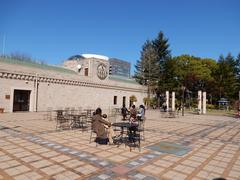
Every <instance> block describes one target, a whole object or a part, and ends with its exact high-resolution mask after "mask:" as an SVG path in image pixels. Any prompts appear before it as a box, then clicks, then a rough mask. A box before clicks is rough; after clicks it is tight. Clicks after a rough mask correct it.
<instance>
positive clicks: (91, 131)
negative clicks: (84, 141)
mask: <svg viewBox="0 0 240 180" xmlns="http://www.w3.org/2000/svg"><path fill="white" fill-rule="evenodd" d="M91 140H92V131H91V133H90V140H89V144H90V143H91Z"/></svg>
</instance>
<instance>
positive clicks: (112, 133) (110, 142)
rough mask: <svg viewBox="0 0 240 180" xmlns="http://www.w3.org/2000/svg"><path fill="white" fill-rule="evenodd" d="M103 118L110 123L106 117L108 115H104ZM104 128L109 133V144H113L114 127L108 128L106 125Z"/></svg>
mask: <svg viewBox="0 0 240 180" xmlns="http://www.w3.org/2000/svg"><path fill="white" fill-rule="evenodd" d="M102 118H103V119H104V120H105V121H108V122H110V121H109V120H108V119H107V115H106V114H103V115H102ZM110 123H111V122H110ZM104 127H105V128H106V129H107V131H108V140H109V144H113V137H114V131H113V128H112V126H108V125H106V124H104Z"/></svg>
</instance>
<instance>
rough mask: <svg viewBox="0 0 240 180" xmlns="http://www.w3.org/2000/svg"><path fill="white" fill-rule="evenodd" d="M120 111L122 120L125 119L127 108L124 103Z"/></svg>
mask: <svg viewBox="0 0 240 180" xmlns="http://www.w3.org/2000/svg"><path fill="white" fill-rule="evenodd" d="M121 112H122V117H123V119H122V120H126V117H127V113H128V109H127V108H126V106H125V104H124V105H123V107H122V109H121Z"/></svg>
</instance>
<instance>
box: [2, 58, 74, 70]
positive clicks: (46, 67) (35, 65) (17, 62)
mask: <svg viewBox="0 0 240 180" xmlns="http://www.w3.org/2000/svg"><path fill="white" fill-rule="evenodd" d="M0 62H4V63H8V64H15V65H20V66H26V67H31V68H38V69H43V70H50V71H57V72H61V73H67V74H76V72H74V71H72V70H69V69H67V68H64V67H61V66H54V65H47V64H40V63H37V62H32V61H20V60H17V59H12V58H5V57H4V58H3V57H0Z"/></svg>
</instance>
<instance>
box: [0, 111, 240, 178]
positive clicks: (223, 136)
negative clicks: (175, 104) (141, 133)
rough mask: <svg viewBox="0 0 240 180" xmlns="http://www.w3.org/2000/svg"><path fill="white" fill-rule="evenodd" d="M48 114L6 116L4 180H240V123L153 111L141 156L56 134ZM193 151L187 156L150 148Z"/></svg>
mask: <svg viewBox="0 0 240 180" xmlns="http://www.w3.org/2000/svg"><path fill="white" fill-rule="evenodd" d="M55 125H56V124H55V121H48V120H44V119H43V114H42V113H37V114H36V113H15V114H0V137H1V138H0V179H17V180H20V179H24V180H25V179H31V180H32V179H91V180H97V179H99V180H102V179H146V180H151V179H166V180H168V179H176V180H182V179H187V180H203V179H209V180H211V179H213V178H216V177H224V178H226V179H228V180H232V179H235V180H238V179H240V119H234V118H230V117H224V116H210V115H192V114H186V115H185V116H184V117H182V116H179V117H177V118H163V116H162V115H161V114H160V112H158V111H148V112H147V120H146V126H145V141H142V148H141V151H140V152H139V150H138V149H137V148H136V149H133V150H132V151H131V152H130V149H129V147H127V146H126V147H125V146H124V145H121V146H119V147H117V146H114V145H113V146H112V145H111V146H109V145H99V146H97V147H96V144H95V143H94V142H92V143H90V144H89V137H90V131H89V132H87V131H83V132H82V130H65V131H55ZM161 141H167V142H174V143H177V144H182V145H185V146H188V147H191V149H192V150H191V151H190V152H188V153H187V154H185V155H183V156H176V155H173V154H167V153H161V152H155V151H152V150H150V149H148V148H146V147H147V146H149V145H152V144H155V143H158V142H161Z"/></svg>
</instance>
